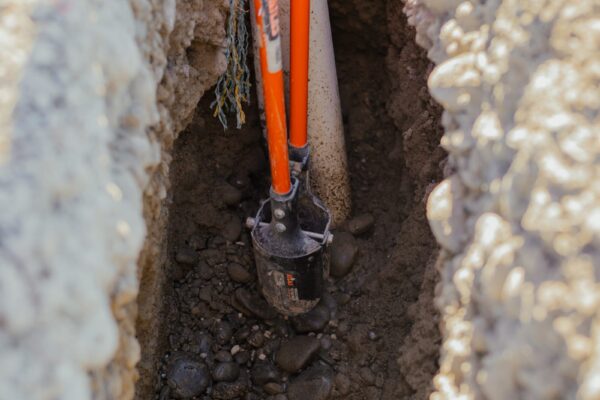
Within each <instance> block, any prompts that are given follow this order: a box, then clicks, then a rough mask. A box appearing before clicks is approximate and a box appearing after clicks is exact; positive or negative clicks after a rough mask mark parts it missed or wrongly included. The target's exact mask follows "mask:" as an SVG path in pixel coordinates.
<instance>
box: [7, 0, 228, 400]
mask: <svg viewBox="0 0 600 400" xmlns="http://www.w3.org/2000/svg"><path fill="white" fill-rule="evenodd" d="M225 7H226V4H225V3H224V2H222V1H200V0H198V1H190V2H185V3H183V2H180V3H178V4H176V2H175V1H174V0H166V1H162V0H131V1H129V2H127V1H91V0H90V1H80V0H59V1H52V2H48V1H42V0H7V1H4V2H3V3H2V4H0V42H2V44H1V45H0V59H1V60H2V62H1V66H0V94H1V95H0V143H1V144H0V182H2V183H1V186H2V191H0V203H1V204H2V208H1V209H0V210H1V211H0V229H1V231H2V239H1V245H0V259H1V261H0V265H1V267H0V353H1V354H2V357H0V398H2V399H8V398H12V399H56V398H58V397H60V398H61V399H64V400H68V399H73V400H84V399H91V398H95V399H130V398H132V396H133V391H134V382H135V380H136V378H137V372H136V370H135V365H136V363H137V362H138V361H139V360H140V344H139V343H138V341H137V340H136V338H135V336H134V334H135V321H136V316H137V314H138V311H137V308H138V307H137V305H136V297H137V295H138V291H139V288H140V283H139V281H140V277H141V280H142V284H141V287H142V291H144V290H145V291H149V290H155V291H156V293H160V284H161V282H160V279H159V277H160V276H162V274H160V273H157V270H158V268H159V267H160V265H161V264H160V260H161V251H162V249H163V247H162V243H163V237H162V232H163V231H164V229H163V227H164V221H165V218H166V213H165V212H164V208H163V207H161V204H163V202H164V201H165V199H166V198H167V192H168V182H167V181H166V177H167V173H168V164H169V151H170V149H171V147H172V143H173V140H174V138H175V136H176V133H177V132H179V131H180V130H181V129H182V128H183V127H184V126H185V124H186V121H187V119H188V118H189V117H190V114H191V112H192V111H193V109H194V108H195V105H196V103H197V101H198V100H199V98H200V97H201V96H202V94H203V93H204V90H205V89H206V88H207V87H209V86H211V85H212V84H214V82H215V81H216V78H217V77H218V75H219V74H220V73H221V71H222V70H223V69H224V67H225V62H224V58H223V56H222V52H221V46H222V45H223V39H224V12H225V9H226V8H225ZM142 249H143V251H142V253H141V256H140V251H141V250H142ZM138 259H139V266H138ZM145 298H146V299H148V301H147V302H145V303H143V304H140V313H139V314H140V318H139V321H140V322H139V324H140V326H142V327H144V328H146V329H147V328H148V326H147V325H148V324H151V322H150V320H151V318H148V317H149V316H151V315H153V313H154V314H155V313H156V312H158V311H159V309H160V307H159V304H158V303H156V302H155V301H154V300H153V299H156V298H159V297H154V296H146V297H145ZM150 332H153V331H151V330H150ZM153 340H155V338H154V337H150V336H148V337H142V338H141V342H142V345H147V346H148V347H146V348H148V349H149V350H150V353H147V354H145V355H144V361H146V362H148V360H151V359H152V357H153V354H152V353H151V351H152V350H153V347H152V344H153ZM141 366H142V372H143V371H144V368H143V367H144V366H145V364H144V363H142V364H141Z"/></svg>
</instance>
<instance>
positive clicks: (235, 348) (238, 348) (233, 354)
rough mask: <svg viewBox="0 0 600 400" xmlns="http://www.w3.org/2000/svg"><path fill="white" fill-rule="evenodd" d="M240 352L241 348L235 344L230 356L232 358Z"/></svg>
mask: <svg viewBox="0 0 600 400" xmlns="http://www.w3.org/2000/svg"><path fill="white" fill-rule="evenodd" d="M240 350H241V347H240V345H239V344H236V345H235V346H233V347H232V348H231V355H232V356H235V355H236V354H237V353H239V352H240Z"/></svg>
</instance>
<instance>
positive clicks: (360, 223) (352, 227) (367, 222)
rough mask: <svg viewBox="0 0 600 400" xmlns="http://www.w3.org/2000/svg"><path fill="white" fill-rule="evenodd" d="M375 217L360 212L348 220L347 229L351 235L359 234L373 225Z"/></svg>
mask: <svg viewBox="0 0 600 400" xmlns="http://www.w3.org/2000/svg"><path fill="white" fill-rule="evenodd" d="M374 223H375V218H373V216H372V215H371V214H361V215H359V216H357V217H354V218H352V219H351V220H350V221H348V230H349V231H350V233H352V234H353V235H361V234H363V233H365V232H367V231H368V230H369V229H371V228H372V227H373V224H374Z"/></svg>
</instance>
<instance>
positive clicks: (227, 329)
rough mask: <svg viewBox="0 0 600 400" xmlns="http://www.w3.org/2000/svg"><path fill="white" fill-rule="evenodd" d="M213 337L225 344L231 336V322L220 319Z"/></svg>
mask: <svg viewBox="0 0 600 400" xmlns="http://www.w3.org/2000/svg"><path fill="white" fill-rule="evenodd" d="M214 334H215V338H216V339H217V342H218V343H219V344H225V343H227V342H229V340H231V337H232V336H233V329H232V327H231V324H229V323H228V322H225V321H221V322H219V323H218V324H217V326H216V328H215V332H214Z"/></svg>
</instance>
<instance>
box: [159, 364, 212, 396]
mask: <svg viewBox="0 0 600 400" xmlns="http://www.w3.org/2000/svg"><path fill="white" fill-rule="evenodd" d="M166 373H167V377H166V379H167V384H168V385H169V387H170V388H171V394H172V395H173V396H175V397H178V398H181V399H189V398H192V397H195V396H199V395H200V394H202V393H203V392H204V391H205V390H206V388H207V387H208V386H209V385H210V383H211V379H210V372H209V370H208V367H207V366H206V364H205V363H204V362H203V361H202V360H200V359H199V358H197V357H196V356H195V355H193V354H189V353H176V354H174V355H173V356H172V357H171V359H170V360H169V364H168V366H167V372H166Z"/></svg>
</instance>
